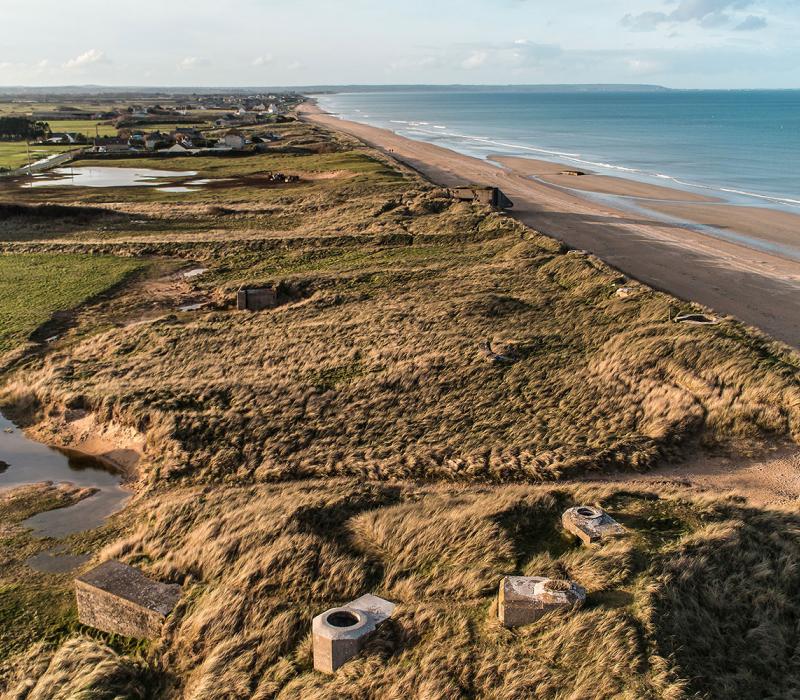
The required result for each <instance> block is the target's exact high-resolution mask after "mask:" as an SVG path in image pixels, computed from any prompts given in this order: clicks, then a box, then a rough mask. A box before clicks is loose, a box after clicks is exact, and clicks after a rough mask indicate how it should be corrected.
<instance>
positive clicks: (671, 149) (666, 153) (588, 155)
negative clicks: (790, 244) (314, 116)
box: [315, 87, 800, 236]
mask: <svg viewBox="0 0 800 700" xmlns="http://www.w3.org/2000/svg"><path fill="white" fill-rule="evenodd" d="M315 97H316V99H317V101H318V103H319V105H320V107H321V108H322V109H324V110H326V111H328V112H331V113H332V114H335V115H337V116H340V117H342V118H344V119H349V120H352V121H358V122H362V123H366V124H370V125H373V126H378V127H382V128H385V129H391V130H392V131H394V132H396V133H398V134H400V135H402V136H406V137H409V138H413V139H418V140H421V141H427V142H430V143H433V144H436V145H439V146H443V147H445V148H450V149H452V150H455V151H459V152H461V153H464V154H467V155H471V156H477V157H480V158H488V157H489V156H491V155H493V154H494V155H506V156H508V155H513V156H527V157H529V158H538V159H542V160H551V161H556V162H559V163H563V164H565V165H569V166H572V167H574V168H580V169H586V170H590V171H592V172H595V173H598V174H604V175H614V176H617V177H625V178H630V179H633V180H638V181H641V182H647V183H650V184H660V185H665V186H672V187H677V188H680V189H684V190H689V191H693V192H696V193H699V194H705V195H708V196H714V197H719V198H720V199H723V200H724V201H729V202H731V203H734V204H740V205H750V206H761V207H769V208H774V209H781V210H785V211H790V212H794V213H800V90H666V89H662V90H652V91H651V90H642V91H636V90H619V89H609V90H603V89H592V90H580V89H576V90H563V89H559V90H553V91H548V90H547V89H546V88H544V89H543V88H536V89H526V88H509V87H502V88H491V87H486V88H469V89H468V88H463V89H459V88H442V89H433V88H424V89H419V88H418V89H410V88H381V89H376V90H364V91H347V90H345V91H342V92H334V93H329V94H319V95H315ZM798 236H800V232H798Z"/></svg>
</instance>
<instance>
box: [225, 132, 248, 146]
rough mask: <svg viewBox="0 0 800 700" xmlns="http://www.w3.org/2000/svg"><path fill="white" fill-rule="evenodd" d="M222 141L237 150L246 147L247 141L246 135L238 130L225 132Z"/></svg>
mask: <svg viewBox="0 0 800 700" xmlns="http://www.w3.org/2000/svg"><path fill="white" fill-rule="evenodd" d="M222 141H223V143H224V144H225V145H226V146H228V147H229V148H233V149H235V150H241V149H242V148H244V146H245V143H247V142H246V141H245V138H244V136H242V134H241V133H240V132H238V131H229V132H228V133H227V134H225V136H224V138H223V139H222Z"/></svg>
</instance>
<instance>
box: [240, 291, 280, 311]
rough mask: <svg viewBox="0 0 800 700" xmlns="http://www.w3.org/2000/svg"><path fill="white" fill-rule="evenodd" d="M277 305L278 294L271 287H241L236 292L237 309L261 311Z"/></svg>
mask: <svg viewBox="0 0 800 700" xmlns="http://www.w3.org/2000/svg"><path fill="white" fill-rule="evenodd" d="M277 305H278V294H277V292H276V291H275V290H274V289H272V288H271V287H249V288H245V287H242V288H241V289H240V290H239V291H238V292H237V293H236V308H237V309H238V310H239V311H263V310H264V309H271V308H274V307H275V306H277Z"/></svg>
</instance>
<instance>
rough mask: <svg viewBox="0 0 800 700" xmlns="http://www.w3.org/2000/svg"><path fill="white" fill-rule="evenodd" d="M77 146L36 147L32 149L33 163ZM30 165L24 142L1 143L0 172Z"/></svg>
mask: <svg viewBox="0 0 800 700" xmlns="http://www.w3.org/2000/svg"><path fill="white" fill-rule="evenodd" d="M72 148H75V146H34V145H31V147H30V158H31V162H36V161H37V160H40V159H42V158H46V157H47V156H52V155H54V154H56V153H62V152H63V151H69V150H70V149H72ZM27 164H28V148H27V146H26V144H25V142H24V141H0V170H2V169H7V170H15V169H16V168H21V167H22V166H23V165H27Z"/></svg>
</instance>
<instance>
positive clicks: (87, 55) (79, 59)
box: [64, 49, 108, 69]
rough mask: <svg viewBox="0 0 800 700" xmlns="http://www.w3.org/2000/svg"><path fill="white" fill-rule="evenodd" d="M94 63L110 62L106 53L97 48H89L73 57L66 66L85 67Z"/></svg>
mask: <svg viewBox="0 0 800 700" xmlns="http://www.w3.org/2000/svg"><path fill="white" fill-rule="evenodd" d="M92 63H108V59H107V58H106V55H105V54H104V53H103V52H102V51H98V50H97V49H89V50H88V51H85V52H84V53H82V54H81V55H80V56H76V57H75V58H71V59H70V60H69V61H67V62H66V63H65V64H64V68H70V69H71V68H83V67H84V66H88V65H91V64H92Z"/></svg>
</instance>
